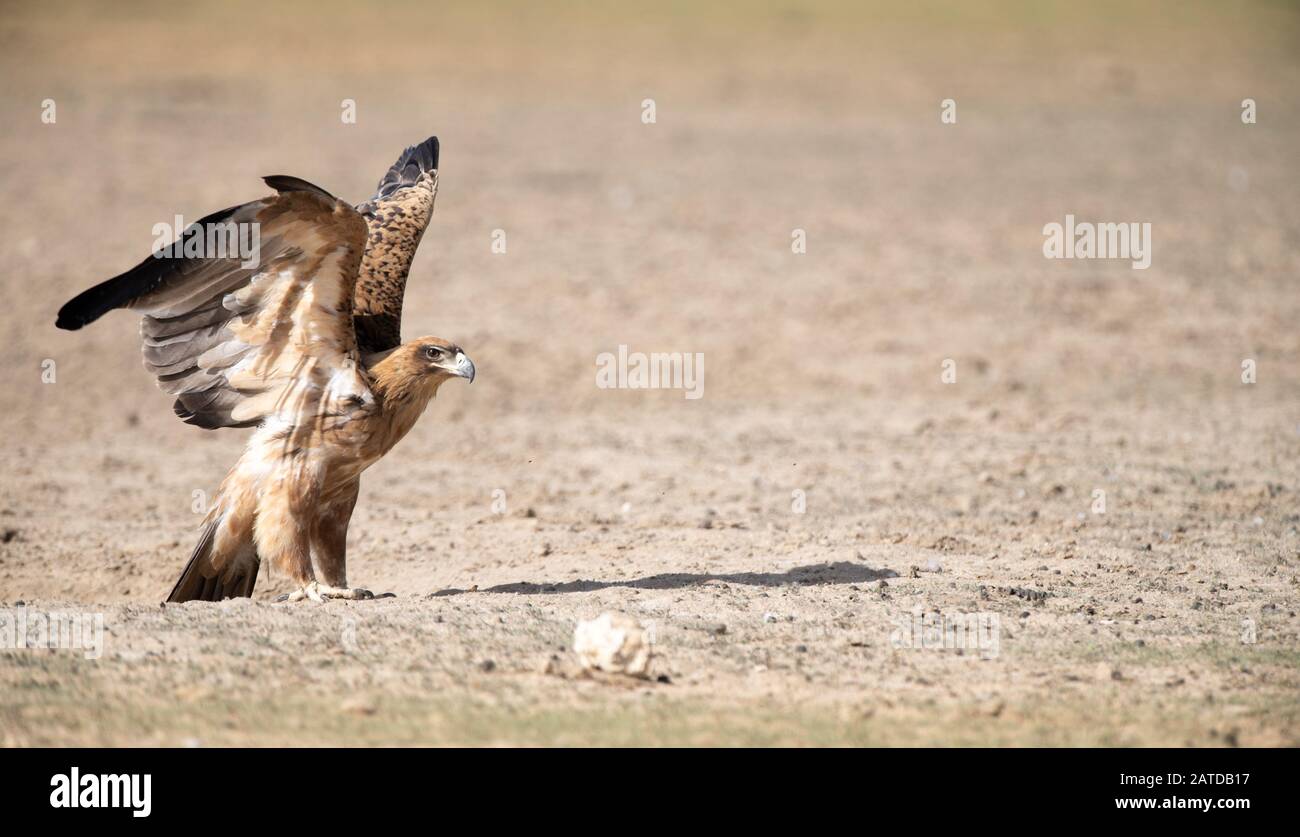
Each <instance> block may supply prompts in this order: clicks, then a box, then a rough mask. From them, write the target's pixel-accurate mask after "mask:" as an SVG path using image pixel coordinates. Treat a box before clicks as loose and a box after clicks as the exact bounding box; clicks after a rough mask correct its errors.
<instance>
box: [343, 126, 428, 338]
mask: <svg viewBox="0 0 1300 837" xmlns="http://www.w3.org/2000/svg"><path fill="white" fill-rule="evenodd" d="M437 194H438V138H437V137H429V138H428V139H427V140H425V141H424V142H422V143H420V144H419V145H415V146H412V147H410V148H408V149H406V151H404V152H402V156H400V157H398V158H397V162H396V163H394V164H393V166H392V168H390V169H389V170H388V173H387V174H385V175H384V177H383V179H382V180H380V181H379V188H378V189H377V190H376V191H375V194H374V196H373V197H372V198H370V200H368V201H366V202H365V203H363V204H361V205H360V206H358V207H357V211H358V212H360V213H361V214H362V216H364V217H365V219H366V223H367V225H368V226H369V236H368V237H367V240H366V249H365V255H364V257H363V258H362V261H361V274H360V277H359V279H358V280H357V291H356V300H355V305H354V307H355V316H356V332H357V342H358V343H359V345H360V347H361V352H362V354H363V355H364V354H369V353H372V352H383V351H387V350H388V349H394V348H396V347H397V346H399V345H401V343H402V337H401V330H402V297H403V295H404V294H405V292H406V275H407V273H408V272H409V271H410V269H411V259H413V258H414V257H415V250H416V248H417V247H419V246H420V239H421V238H422V237H423V236H424V230H425V228H426V227H428V226H429V219H430V218H432V217H433V200H434V197H435V196H436V195H437Z"/></svg>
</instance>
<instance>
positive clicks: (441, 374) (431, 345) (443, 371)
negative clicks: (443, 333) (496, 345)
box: [410, 337, 474, 384]
mask: <svg viewBox="0 0 1300 837" xmlns="http://www.w3.org/2000/svg"><path fill="white" fill-rule="evenodd" d="M410 345H411V347H412V350H413V355H414V356H413V357H412V358H411V361H412V363H411V366H412V367H413V368H412V371H416V370H417V369H418V370H419V371H420V372H421V373H422V374H424V375H426V376H433V377H434V378H435V379H436V380H437V381H438V383H442V382H443V381H445V380H447V379H449V378H464V379H465V380H467V381H469V382H470V383H471V384H472V383H474V361H472V360H470V359H469V358H468V357H467V356H466V355H465V353H464V352H463V351H461V348H460V346H457V345H456V344H455V343H449V342H447V341H446V340H443V339H442V338H440V337H421V338H420V339H419V340H415V341H412V343H411V344H410Z"/></svg>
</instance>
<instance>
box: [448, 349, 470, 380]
mask: <svg viewBox="0 0 1300 837" xmlns="http://www.w3.org/2000/svg"><path fill="white" fill-rule="evenodd" d="M452 374H453V375H459V376H460V377H462V378H464V379H465V380H467V381H469V382H470V383H471V384H472V383H474V361H472V360H470V359H469V358H468V357H466V356H465V353H464V352H461V353H459V354H458V355H456V368H455V369H453V370H452Z"/></svg>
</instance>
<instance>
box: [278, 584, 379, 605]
mask: <svg viewBox="0 0 1300 837" xmlns="http://www.w3.org/2000/svg"><path fill="white" fill-rule="evenodd" d="M373 598H375V594H374V593H371V592H370V591H369V590H363V589H361V588H360V587H331V586H329V585H328V584H321V583H320V582H319V581H312V582H310V583H308V584H304V585H303V586H302V587H299V588H298V589H297V590H294V591H293V592H292V593H288V594H286V595H283V596H280V597H279V598H277V599H276V601H277V602H300V601H302V600H303V599H308V600H310V601H313V602H324V601H327V600H329V599H346V600H349V601H365V600H366V599H373Z"/></svg>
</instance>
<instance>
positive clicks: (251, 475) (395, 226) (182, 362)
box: [57, 137, 474, 602]
mask: <svg viewBox="0 0 1300 837" xmlns="http://www.w3.org/2000/svg"><path fill="white" fill-rule="evenodd" d="M437 166H438V140H437V138H436V137H434V138H430V139H429V140H427V141H425V142H424V143H421V144H420V145H418V146H414V147H412V148H410V149H407V150H406V152H405V153H403V154H402V156H401V157H400V158H399V159H398V161H397V163H396V164H395V165H394V166H393V167H392V168H391V169H389V171H388V173H387V174H385V175H384V178H383V179H382V180H381V181H380V183H379V189H378V190H377V192H376V193H375V195H374V197H372V198H371V199H370V200H369V201H367V202H366V203H363V204H361V205H360V206H358V207H356V208H353V207H351V206H349V205H348V204H346V203H344V202H343V201H341V200H338V199H337V198H335V197H334V196H332V195H330V194H329V193H328V192H326V191H325V190H323V189H321V188H320V187H318V186H314V185H312V184H310V183H308V182H306V181H304V180H300V179H298V178H296V177H289V176H284V175H277V176H274V177H268V178H266V182H267V184H268V185H270V186H272V187H273V188H275V189H276V191H277V194H276V195H273V196H270V197H266V198H262V199H261V200H257V201H253V202H251V203H246V204H243V205H241V206H237V207H232V208H230V209H227V210H223V211H221V212H217V213H214V214H213V215H210V216H208V217H207V218H204V219H202V220H201V221H199V222H198V224H196V225H195V226H193V227H191V228H189V229H187V230H186V232H185V234H184V236H183V238H185V237H188V236H190V235H192V234H195V232H196V231H197V233H198V234H200V235H202V234H203V231H204V230H206V229H207V228H208V227H209V226H210V225H215V224H245V225H255V226H256V229H257V230H258V231H260V248H259V252H258V253H257V254H256V256H255V257H254V258H253V259H251V260H250V259H241V257H240V255H238V254H232V255H229V256H227V255H226V254H225V253H224V252H222V253H221V254H220V255H218V254H213V253H206V254H203V253H201V254H198V255H194V254H190V255H179V254H169V255H162V254H161V253H159V254H155V255H154V256H151V257H149V258H147V259H146V260H145V261H144V262H142V263H141V264H139V265H138V266H136V267H135V268H133V269H132V270H129V271H127V272H126V273H123V274H122V275H120V276H117V277H114V278H113V279H109V280H108V281H106V282H103V283H101V284H99V285H96V286H95V287H93V288H91V289H89V290H88V291H85V292H84V293H82V294H80V295H79V296H77V297H76V298H74V299H73V300H72V301H70V302H69V303H68V304H67V305H65V306H63V308H62V309H60V311H59V316H58V322H57V325H58V326H59V327H60V328H65V329H70V330H75V329H78V328H81V327H82V326H84V325H86V324H87V323H90V322H93V321H94V320H96V319H98V318H99V317H100V316H102V315H103V314H104V313H106V312H107V311H110V310H112V309H114V308H131V309H134V310H137V311H140V312H142V313H143V314H144V319H143V320H142V322H141V326H140V331H141V336H142V338H143V344H144V345H143V351H144V359H145V367H146V368H147V369H148V370H149V371H151V372H152V373H154V375H156V376H157V378H158V385H159V386H160V387H162V389H164V390H165V391H167V392H168V393H170V394H172V395H175V396H176V404H175V411H176V413H177V415H179V416H180V417H181V418H183V419H184V420H185V421H186V422H189V423H191V424H196V425H198V426H200V427H203V428H207V429H212V428H217V427H256V428H257V430H256V431H255V432H254V433H253V436H252V437H251V438H250V440H249V443H248V447H247V448H246V449H245V451H244V454H243V455H242V456H241V457H240V459H239V462H237V463H236V464H235V467H234V468H233V469H232V470H231V471H230V473H229V474H228V475H227V476H226V478H225V480H224V481H223V482H222V484H221V490H220V492H219V493H218V495H217V498H216V500H215V501H214V503H213V507H212V509H211V510H210V511H209V513H208V515H207V517H206V518H205V520H204V524H203V532H202V535H201V537H200V539H199V543H198V546H196V547H195V549H194V552H193V554H192V555H191V557H190V560H189V563H188V564H187V565H186V567H185V570H184V571H183V572H182V573H181V577H180V579H179V580H178V581H177V582H176V586H175V587H174V588H173V590H172V592H171V595H170V596H168V601H173V602H184V601H189V600H192V599H202V600H206V601H219V600H221V599H224V598H231V597H234V596H251V595H252V593H253V587H254V585H255V584H256V582H257V573H258V568H259V566H260V565H261V562H262V560H269V561H271V562H272V566H274V567H276V568H277V569H279V570H280V571H281V572H284V573H285V574H287V575H288V576H289V577H290V578H292V579H293V581H294V583H295V584H296V585H297V589H296V590H295V591H294V593H293V594H291V595H290V597H289V598H290V599H291V600H294V601H297V600H301V599H313V600H316V601H320V600H322V599H325V598H353V599H356V598H369V597H370V593H369V592H368V591H365V590H362V589H359V588H350V587H348V584H347V574H346V553H345V546H346V539H347V528H348V522H349V520H350V519H351V517H352V509H353V507H354V506H355V504H356V501H357V494H358V491H359V488H360V476H361V472H362V471H364V470H365V469H366V468H367V467H369V466H370V465H372V464H374V463H375V462H376V461H378V460H379V458H380V457H382V456H383V455H384V454H385V453H387V452H388V451H389V450H390V449H391V448H392V447H393V445H395V444H397V442H398V441H400V440H401V438H402V437H403V436H405V435H406V433H407V432H408V431H409V430H410V429H411V427H413V426H414V424H415V422H416V420H417V419H418V418H419V417H420V415H421V413H423V412H424V409H425V407H426V406H427V405H428V403H429V400H430V399H432V398H433V396H434V395H435V393H436V392H437V390H438V387H440V386H441V385H442V384H443V383H444V382H446V381H447V380H449V379H450V378H453V377H463V378H467V379H468V380H470V381H473V379H474V364H473V363H472V362H470V360H469V358H467V357H466V356H465V354H464V352H462V351H461V350H460V348H459V347H458V346H456V345H454V344H452V343H449V342H447V341H445V340H442V339H440V338H437V337H422V338H420V339H418V340H413V341H410V342H408V343H402V342H401V337H400V326H401V314H402V297H403V295H404V292H405V287H406V278H407V273H408V271H409V269H410V265H411V259H412V258H413V257H414V255H415V249H416V247H417V246H418V245H419V243H420V238H421V237H422V236H423V234H424V229H425V227H426V226H427V225H428V223H429V219H430V217H431V216H432V214H433V202H434V196H435V195H436V193H437V186H438V172H437ZM208 240H211V238H210V237H209V239H208ZM160 256H161V257H160Z"/></svg>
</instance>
